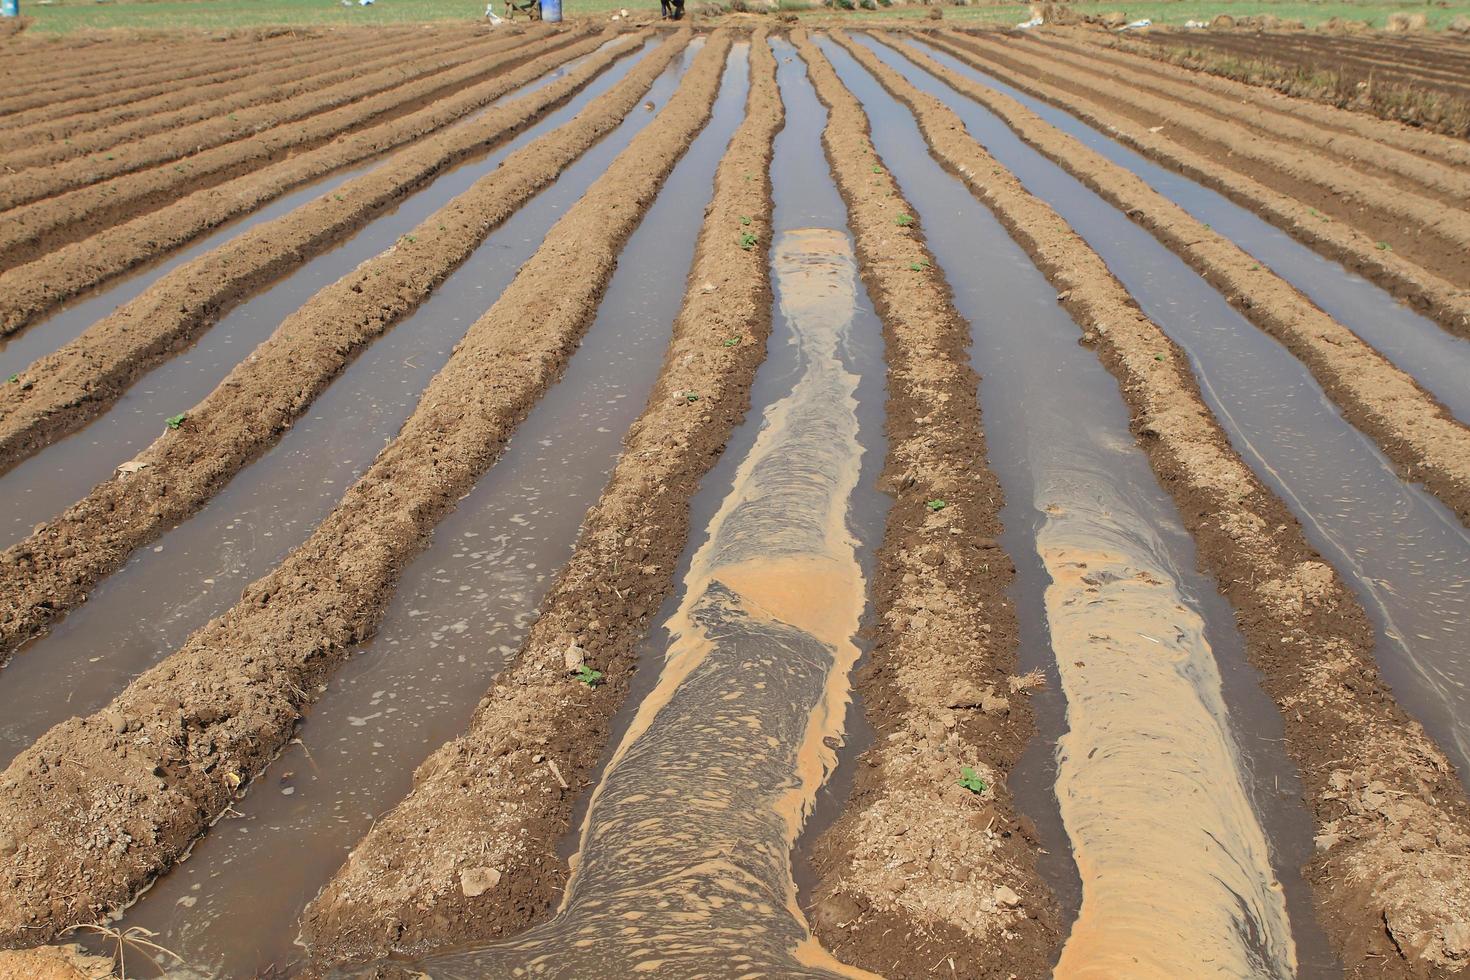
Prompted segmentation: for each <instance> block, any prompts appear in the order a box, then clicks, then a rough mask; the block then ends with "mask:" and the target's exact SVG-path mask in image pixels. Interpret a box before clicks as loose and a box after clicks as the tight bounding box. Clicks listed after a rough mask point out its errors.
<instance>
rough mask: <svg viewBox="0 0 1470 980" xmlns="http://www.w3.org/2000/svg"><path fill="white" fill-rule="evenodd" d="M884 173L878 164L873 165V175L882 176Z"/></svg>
mask: <svg viewBox="0 0 1470 980" xmlns="http://www.w3.org/2000/svg"><path fill="white" fill-rule="evenodd" d="M882 172H883V168H882V167H880V166H878V165H877V164H876V163H875V164H873V173H875V174H881V173H882Z"/></svg>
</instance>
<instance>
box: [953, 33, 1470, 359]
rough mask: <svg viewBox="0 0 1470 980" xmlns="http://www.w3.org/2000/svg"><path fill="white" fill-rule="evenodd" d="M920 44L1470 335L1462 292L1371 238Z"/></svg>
mask: <svg viewBox="0 0 1470 980" xmlns="http://www.w3.org/2000/svg"><path fill="white" fill-rule="evenodd" d="M926 40H928V41H929V42H930V43H932V44H934V45H935V46H936V47H938V48H939V49H940V50H942V51H945V52H946V53H948V54H951V55H954V56H955V57H956V58H959V59H961V60H962V61H966V62H967V63H970V64H972V65H976V66H977V67H979V68H981V69H982V70H983V71H986V72H989V73H991V74H994V75H996V76H997V77H999V78H1002V79H1003V80H1005V81H1006V82H1008V83H1010V84H1012V85H1014V86H1016V87H1017V88H1019V89H1021V90H1023V91H1025V92H1027V93H1029V94H1031V95H1034V96H1036V97H1037V98H1039V99H1042V100H1044V101H1046V102H1049V103H1051V104H1053V105H1056V106H1058V107H1060V108H1062V109H1064V110H1066V111H1067V112H1070V113H1071V114H1073V115H1075V116H1077V117H1078V118H1079V119H1081V120H1083V121H1084V122H1086V123H1088V124H1089V125H1092V126H1095V127H1097V128H1099V129H1101V130H1102V131H1104V132H1106V133H1108V134H1109V135H1110V136H1112V137H1114V138H1116V139H1118V140H1120V141H1122V142H1123V143H1125V144H1126V145H1128V146H1130V147H1132V148H1133V149H1135V150H1137V151H1139V152H1140V153H1142V154H1144V155H1145V156H1147V157H1149V158H1150V159H1152V160H1155V161H1157V162H1159V163H1162V164H1164V165H1165V166H1168V167H1171V168H1172V169H1174V170H1177V171H1179V172H1180V173H1183V174H1184V175H1185V176H1187V177H1189V178H1190V179H1192V180H1196V181H1199V182H1200V183H1202V184H1204V185H1205V186H1207V187H1210V188H1212V189H1213V190H1216V191H1219V192H1220V193H1222V194H1224V195H1225V196H1226V197H1228V198H1230V199H1231V200H1232V201H1235V202H1236V203H1237V204H1240V205H1242V206H1243V207H1246V208H1249V209H1250V210H1251V211H1253V212H1255V213H1256V214H1258V215H1260V216H1261V217H1262V218H1264V219H1266V220H1267V221H1269V222H1271V223H1272V224H1274V225H1276V226H1277V227H1278V228H1280V229H1281V230H1283V231H1285V232H1286V233H1287V234H1289V235H1291V236H1292V237H1293V238H1296V239H1297V240H1298V241H1300V242H1302V243H1303V244H1305V245H1307V246H1308V247H1310V248H1313V249H1315V250H1316V251H1318V252H1320V253H1322V254H1323V255H1325V256H1327V257H1328V258H1330V259H1332V260H1334V261H1336V262H1340V263H1341V264H1343V265H1344V266H1346V267H1347V268H1348V269H1349V270H1351V271H1353V272H1356V273H1359V274H1360V275H1362V276H1364V277H1365V278H1367V279H1370V280H1372V281H1373V282H1376V283H1377V284H1378V285H1380V286H1382V287H1384V288H1385V289H1387V290H1388V291H1389V292H1391V293H1392V294H1393V295H1394V296H1396V297H1398V298H1399V299H1402V300H1405V301H1406V302H1408V303H1409V304H1411V305H1412V306H1413V307H1415V308H1416V309H1418V310H1420V311H1422V312H1423V313H1424V314H1425V315H1427V316H1430V317H1432V318H1433V319H1434V320H1435V321H1436V322H1438V323H1439V324H1440V325H1441V326H1443V327H1444V328H1445V329H1447V330H1449V331H1451V332H1453V333H1456V334H1458V335H1460V336H1462V337H1470V290H1467V289H1465V288H1463V287H1461V286H1458V285H1456V284H1455V283H1453V282H1451V281H1450V280H1448V279H1445V278H1443V277H1441V276H1439V275H1436V274H1434V273H1432V272H1429V271H1428V270H1426V269H1424V268H1422V267H1421V266H1419V265H1417V264H1416V263H1414V262H1411V261H1409V260H1408V259H1405V258H1403V257H1401V256H1400V255H1398V254H1397V253H1395V252H1394V251H1393V250H1391V249H1380V248H1378V244H1377V242H1376V241H1375V240H1374V239H1373V238H1372V237H1371V236H1369V235H1367V234H1364V233H1363V232H1361V231H1359V230H1357V229H1355V228H1353V227H1350V226H1349V225H1348V224H1346V223H1343V222H1340V221H1332V220H1328V219H1326V218H1324V216H1323V214H1322V212H1321V211H1318V210H1317V209H1316V208H1313V207H1311V206H1309V205H1308V204H1306V203H1305V202H1303V201H1300V200H1298V199H1296V198H1295V197H1293V196H1291V195H1290V194H1284V193H1281V192H1279V191H1276V190H1274V189H1272V188H1270V187H1267V186H1266V185H1264V184H1262V183H1259V182H1257V181H1255V180H1253V179H1251V178H1250V177H1247V176H1245V175H1243V174H1241V173H1239V172H1237V171H1235V170H1232V169H1230V168H1229V167H1227V166H1226V165H1225V164H1223V163H1222V162H1220V161H1219V160H1218V159H1217V158H1216V157H1214V156H1212V155H1210V154H1206V153H1199V152H1196V151H1195V150H1193V149H1190V148H1188V147H1185V146H1183V145H1181V144H1179V143H1177V142H1175V141H1174V140H1173V139H1171V138H1169V136H1168V133H1167V132H1157V133H1155V132H1152V127H1151V125H1146V124H1143V123H1139V122H1136V121H1135V120H1133V119H1132V118H1130V117H1127V116H1125V115H1123V114H1121V113H1119V112H1116V111H1114V110H1112V109H1110V108H1108V107H1107V105H1108V104H1109V103H1110V101H1111V100H1109V99H1107V98H1104V99H1102V100H1101V101H1095V100H1093V99H1092V98H1083V97H1080V96H1077V95H1075V94H1073V93H1072V92H1070V91H1064V90H1062V89H1059V88H1057V87H1056V86H1053V85H1050V84H1047V83H1042V82H1038V81H1037V80H1035V79H1034V78H1033V77H1032V76H1030V75H1028V74H1026V73H1023V72H1017V71H1012V70H1010V69H1008V68H1006V67H1005V65H1003V64H1001V63H1000V61H999V60H997V59H994V58H988V57H987V58H980V57H978V56H977V54H976V51H975V49H974V48H972V47H969V46H967V45H966V44H964V39H963V38H960V37H958V36H957V35H952V34H947V33H940V34H934V35H931V36H929V37H928V38H927V39H926ZM956 41H960V42H961V43H958V44H957V43H955V42H956Z"/></svg>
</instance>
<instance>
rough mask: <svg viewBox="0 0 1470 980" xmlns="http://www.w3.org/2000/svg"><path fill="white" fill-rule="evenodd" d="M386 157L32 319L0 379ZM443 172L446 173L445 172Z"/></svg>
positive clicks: (3, 346)
mask: <svg viewBox="0 0 1470 980" xmlns="http://www.w3.org/2000/svg"><path fill="white" fill-rule="evenodd" d="M616 43H618V42H617V41H616V40H613V41H609V42H608V44H616ZM604 47H606V45H604ZM589 57H591V55H584V56H583V57H581V58H576V59H574V60H572V61H569V62H567V63H566V64H563V65H559V66H557V67H556V68H554V69H553V70H551V71H549V72H547V73H546V74H544V75H542V76H541V77H540V78H537V79H536V80H535V81H534V82H531V83H530V84H529V85H525V86H522V87H521V88H518V89H516V90H515V91H512V92H507V93H506V94H505V95H502V96H501V97H500V98H498V99H496V100H495V101H494V102H492V103H490V104H489V105H487V106H485V107H484V108H482V109H477V110H475V112H474V113H472V114H470V115H468V116H466V117H464V118H463V119H461V120H459V121H458V122H456V123H454V124H453V125H451V126H448V127H445V129H444V130H441V132H445V131H448V130H449V129H453V128H455V127H458V126H464V125H467V124H468V123H470V122H471V121H472V120H474V119H477V118H479V117H480V116H482V115H484V114H485V113H487V112H489V111H490V110H491V109H492V108H494V107H495V106H498V105H502V104H504V103H506V102H511V101H513V100H515V99H518V98H521V97H522V96H525V95H530V94H531V93H533V92H535V91H536V90H538V89H540V88H543V87H545V86H547V85H549V84H551V83H552V82H554V81H556V80H557V79H558V78H561V77H562V76H564V75H565V74H566V73H567V72H569V71H572V70H573V69H575V68H576V67H577V66H578V65H580V64H581V63H582V62H583V61H584V60H586V59H587V58H589ZM391 159H392V154H389V155H388V156H386V157H379V158H377V159H374V160H370V161H368V162H367V163H363V164H360V165H358V166H355V167H351V168H349V169H347V170H341V171H337V172H335V173H332V174H330V175H328V176H325V177H321V178H319V179H317V180H314V181H312V182H311V183H309V184H306V185H305V186H303V187H298V188H296V189H295V190H293V191H291V192H289V193H287V194H284V195H282V196H281V197H278V198H276V199H275V200H274V201H271V202H270V203H269V204H266V205H264V206H263V207H261V208H259V209H258V210H256V211H252V212H251V213H250V214H248V215H242V216H241V217H238V218H233V219H231V220H230V221H226V222H225V223H224V224H221V225H219V226H218V227H216V228H214V229H212V230H211V231H209V232H208V233H207V234H205V235H204V236H202V237H200V238H199V239H197V240H195V241H194V242H192V243H191V244H189V245H188V246H186V247H184V248H182V249H179V250H178V251H176V252H173V253H170V254H169V256H168V257H166V258H164V259H162V260H159V261H157V262H154V263H151V264H146V265H143V266H141V267H139V268H138V269H136V270H134V271H132V272H129V273H127V274H126V275H125V276H122V277H119V278H117V279H113V280H111V281H110V282H108V283H106V284H105V285H103V286H101V287H100V288H99V289H97V290H95V291H94V292H92V293H89V294H87V295H85V296H82V297H79V298H78V299H75V300H72V301H71V302H69V303H67V304H65V305H64V306H62V307H61V308H60V309H58V310H57V311H56V312H55V313H53V314H51V315H50V316H48V317H46V318H44V319H41V320H38V321H36V322H35V323H33V324H32V325H31V326H29V327H26V328H25V329H24V330H22V331H20V332H19V333H17V334H14V335H12V336H10V337H8V338H6V339H4V340H0V377H7V378H8V377H10V375H12V374H15V373H16V372H18V371H24V370H25V369H26V367H27V366H28V365H29V364H31V362H33V361H35V360H36V359H37V358H40V357H44V356H46V355H47V354H50V353H52V352H54V351H56V350H58V349H60V348H61V347H64V346H65V345H66V344H68V343H70V342H71V341H73V340H75V339H76V338H77V337H79V336H80V335H81V334H82V332H83V331H84V330H86V329H87V328H88V327H90V326H91V325H92V324H94V323H96V322H97V321H98V320H100V319H102V318H103V317H105V316H107V315H108V314H109V313H112V312H113V311H114V310H116V309H117V308H118V307H120V306H122V305H123V304H124V303H127V302H129V301H131V300H133V299H136V298H137V297H138V295H139V294H141V293H142V292H143V291H144V290H146V289H147V288H148V287H150V286H152V285H153V284H154V283H155V282H157V281H158V280H159V279H162V278H163V277H164V276H165V275H167V274H168V273H170V272H172V271H173V270H174V269H176V268H178V267H179V266H181V265H183V264H184V263H186V262H190V261H192V260H194V259H196V258H198V257H199V256H201V255H203V254H204V253H205V252H209V251H212V250H213V249H216V248H218V247H219V246H221V245H223V244H225V243H226V242H228V241H231V240H232V239H234V238H236V237H238V236H240V235H242V234H244V233H245V232H247V231H249V230H250V229H251V228H253V227H254V226H256V225H258V224H260V223H261V222H263V221H270V220H272V219H275V218H279V217H280V216H281V215H283V214H287V213H288V212H291V211H294V210H295V209H296V208H298V207H300V206H301V205H303V204H305V203H307V202H308V201H311V200H314V199H316V198H318V197H323V196H325V195H327V194H330V193H332V192H333V191H335V190H336V189H337V188H338V187H340V186H342V185H343V184H345V183H346V182H347V181H349V180H351V179H353V178H354V177H359V176H361V175H362V174H365V173H367V172H368V171H370V170H372V169H373V168H374V167H377V166H379V165H381V164H383V163H385V162H386V161H388V160H391ZM474 163H475V161H474V160H468V161H464V162H462V163H461V164H459V165H458V166H473V165H474ZM448 172H449V171H446V173H448Z"/></svg>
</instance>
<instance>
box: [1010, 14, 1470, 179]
mask: <svg viewBox="0 0 1470 980" xmlns="http://www.w3.org/2000/svg"><path fill="white" fill-rule="evenodd" d="M1038 43H1039V44H1040V46H1041V47H1042V49H1043V50H1044V51H1046V52H1047V53H1048V54H1051V55H1054V56H1055V57H1057V58H1058V60H1065V61H1066V63H1068V64H1079V65H1086V66H1088V67H1089V68H1091V69H1092V70H1093V71H1095V72H1097V73H1099V74H1102V75H1103V76H1104V77H1106V78H1110V79H1112V80H1114V81H1117V82H1120V83H1122V84H1125V85H1136V86H1138V87H1139V88H1141V89H1143V90H1146V91H1148V92H1150V93H1152V94H1155V95H1161V96H1164V97H1167V98H1169V99H1172V100H1173V101H1175V102H1184V103H1187V104H1189V105H1193V106H1195V107H1198V108H1201V109H1205V110H1208V111H1209V113H1210V114H1211V115H1213V116H1215V117H1216V118H1219V119H1224V120H1228V121H1238V122H1239V123H1241V124H1243V125H1245V126H1248V127H1250V128H1251V129H1253V130H1256V131H1259V132H1261V133H1264V134H1267V135H1268V136H1269V137H1273V138H1278V139H1285V140H1290V141H1296V142H1301V143H1303V144H1306V145H1309V146H1313V147H1316V148H1317V149H1319V150H1322V151H1324V152H1326V153H1329V154H1331V155H1333V156H1335V157H1338V158H1340V159H1343V160H1345V161H1347V162H1348V163H1349V164H1350V165H1352V166H1354V167H1356V168H1359V169H1361V170H1363V171H1364V172H1366V173H1369V174H1373V175H1380V174H1387V175H1389V178H1390V179H1395V178H1396V179H1398V180H1401V181H1403V182H1405V183H1406V185H1407V186H1408V187H1409V188H1410V189H1423V190H1426V191H1429V192H1432V193H1433V194H1435V195H1437V196H1438V197H1439V198H1440V199H1441V200H1442V201H1443V203H1445V204H1448V205H1450V206H1451V207H1461V206H1463V204H1464V202H1465V201H1466V200H1467V199H1470V172H1467V171H1466V170H1464V169H1463V168H1457V167H1451V166H1445V165H1442V164H1439V163H1437V162H1435V161H1433V160H1426V159H1424V158H1423V157H1421V156H1418V155H1416V154H1414V153H1410V152H1407V151H1405V150H1400V149H1399V148H1397V147H1396V146H1394V145H1393V144H1392V143H1391V142H1385V141H1384V140H1382V139H1367V138H1364V137H1361V136H1357V135H1355V134H1353V133H1351V132H1342V131H1341V130H1332V129H1325V128H1321V127H1318V126H1316V125H1314V124H1312V123H1311V122H1310V121H1309V120H1303V119H1302V118H1301V117H1299V116H1296V115H1294V114H1292V113H1291V112H1289V111H1286V109H1285V107H1282V106H1280V105H1279V104H1278V105H1277V106H1275V107H1273V109H1274V111H1268V110H1267V109H1265V108H1262V107H1260V106H1251V105H1248V104H1246V105H1243V104H1242V102H1241V100H1240V99H1239V98H1238V97H1236V98H1230V97H1226V96H1222V95H1217V94H1215V93H1214V92H1213V91H1212V90H1211V89H1210V88H1209V87H1208V86H1203V85H1199V84H1197V83H1195V82H1193V81H1192V80H1183V81H1176V80H1174V79H1171V78H1168V77H1167V76H1164V75H1163V74H1161V73H1158V72H1151V71H1148V70H1147V69H1146V68H1144V67H1143V66H1141V65H1138V64H1137V59H1133V58H1126V57H1124V56H1120V55H1117V54H1113V53H1111V52H1108V51H1107V50H1106V49H1103V48H1098V47H1089V48H1086V49H1080V50H1079V49H1078V48H1076V47H1074V46H1072V45H1071V44H1067V43H1064V42H1060V41H1058V40H1055V39H1052V38H1050V37H1047V38H1045V39H1042V40H1039V41H1038ZM1384 128H1385V129H1387V128H1389V127H1384Z"/></svg>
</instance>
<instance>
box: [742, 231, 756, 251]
mask: <svg viewBox="0 0 1470 980" xmlns="http://www.w3.org/2000/svg"><path fill="white" fill-rule="evenodd" d="M758 241H760V239H759V238H757V237H756V236H755V235H754V234H753V233H752V232H748V231H747V232H744V233H743V234H742V235H741V236H740V247H741V248H743V249H745V250H746V251H747V252H749V251H750V250H751V249H753V248H755V243H756V242H758Z"/></svg>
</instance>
